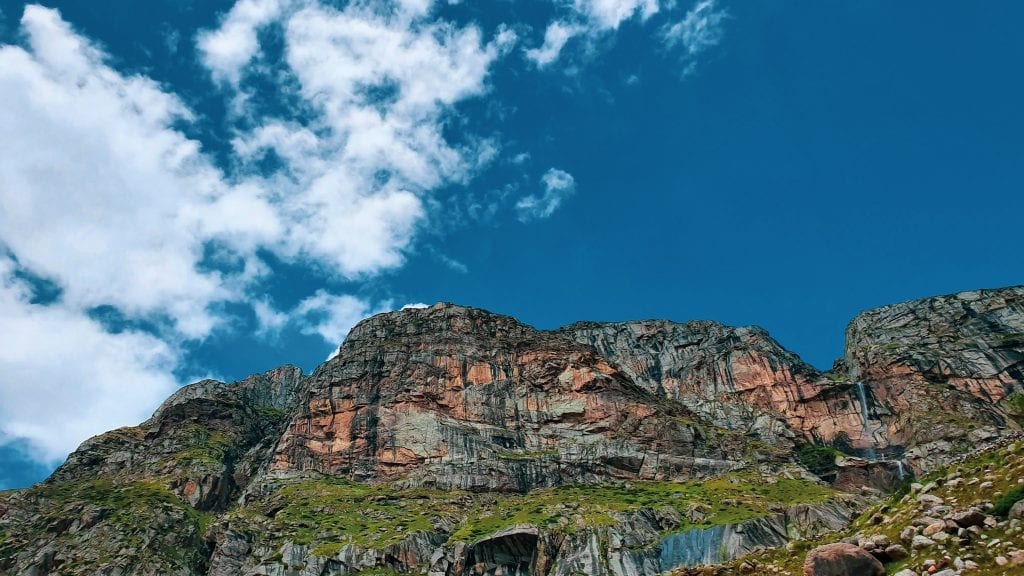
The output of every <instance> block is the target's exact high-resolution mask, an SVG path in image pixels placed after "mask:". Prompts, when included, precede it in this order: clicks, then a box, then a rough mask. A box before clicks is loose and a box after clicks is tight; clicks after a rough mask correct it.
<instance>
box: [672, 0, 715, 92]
mask: <svg viewBox="0 0 1024 576" xmlns="http://www.w3.org/2000/svg"><path fill="white" fill-rule="evenodd" d="M728 17H729V13H728V12H727V11H726V10H725V9H719V8H718V7H717V4H716V0H701V1H700V2H697V4H695V5H694V6H693V8H691V9H690V10H689V11H688V12H687V13H686V16H684V17H683V19H682V20H680V21H679V22H675V23H673V24H668V25H666V26H664V27H663V28H662V31H661V34H662V38H663V39H664V41H665V46H666V47H667V48H669V49H674V48H682V50H683V51H684V55H683V56H684V57H683V61H684V63H685V65H686V68H685V69H684V74H685V73H689V72H692V71H693V69H694V66H695V64H696V62H695V58H696V56H697V55H698V54H700V53H701V52H704V51H705V50H707V49H708V48H711V47H713V46H715V45H717V44H718V43H719V42H721V41H722V36H723V35H724V33H725V31H724V27H723V23H724V21H725V20H726V19H727V18H728Z"/></svg>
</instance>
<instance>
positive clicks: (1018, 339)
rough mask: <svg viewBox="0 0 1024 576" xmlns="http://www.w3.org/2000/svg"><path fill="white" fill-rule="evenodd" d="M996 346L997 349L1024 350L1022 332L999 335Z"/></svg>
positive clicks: (1023, 335) (1023, 334)
mask: <svg viewBox="0 0 1024 576" xmlns="http://www.w3.org/2000/svg"><path fill="white" fill-rule="evenodd" d="M996 346H998V347H999V348H1024V332H1010V333H1007V334H999V335H998V337H997V338H996Z"/></svg>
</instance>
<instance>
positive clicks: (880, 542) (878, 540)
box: [871, 534, 892, 548]
mask: <svg viewBox="0 0 1024 576" xmlns="http://www.w3.org/2000/svg"><path fill="white" fill-rule="evenodd" d="M871 542H873V543H874V545H875V546H877V547H879V548H887V547H888V546H889V545H890V544H892V541H891V540H889V537H888V536H886V535H884V534H875V535H874V536H872V537H871Z"/></svg>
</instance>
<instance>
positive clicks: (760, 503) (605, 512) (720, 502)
mask: <svg viewBox="0 0 1024 576" xmlns="http://www.w3.org/2000/svg"><path fill="white" fill-rule="evenodd" d="M832 494H833V492H832V491H831V490H830V489H828V488H825V487H823V486H819V485H817V484H813V483H810V482H806V481H803V480H779V481H778V482H775V483H767V482H764V483H762V482H753V481H751V480H750V479H749V478H744V477H742V476H728V477H724V478H717V479H714V480H709V481H706V482H697V481H693V482H685V483H677V482H635V483H629V484H623V485H621V486H607V485H579V486H563V487H559V488H548V489H543V490H534V491H533V492H530V493H529V494H524V495H505V496H499V497H497V498H496V499H494V500H493V501H482V502H479V503H478V504H477V505H476V506H475V507H474V509H472V510H470V511H469V514H468V515H467V516H466V518H465V520H463V522H462V524H461V525H460V526H459V529H458V530H457V531H456V532H455V534H453V535H452V537H451V539H452V540H453V541H463V542H473V541H476V540H479V539H480V538H483V537H485V536H488V535H490V534H493V533H495V532H498V531H500V530H504V529H506V528H511V527H513V526H516V525H521V524H529V525H533V526H537V527H553V526H557V527H559V529H561V530H563V531H565V532H573V531H575V530H578V529H580V528H585V527H594V526H610V525H614V524H616V523H617V520H616V519H615V515H616V514H620V513H623V512H629V511H634V510H643V509H657V508H663V507H674V508H676V509H677V510H679V511H680V512H681V513H685V512H686V511H687V509H688V508H690V507H692V506H693V505H695V504H700V505H702V506H703V507H705V508H706V509H707V510H708V516H707V518H706V519H705V521H704V522H702V523H701V524H699V525H696V526H702V527H703V526H711V525H716V524H735V523H738V522H743V521H744V520H749V519H751V518H758V517H762V516H767V515H769V514H771V511H772V508H773V507H775V506H779V505H782V506H787V505H792V504H797V503H809V502H820V501H824V500H826V499H828V498H829V496H831V495H832ZM691 527H695V526H692V525H689V524H687V523H685V522H684V524H683V525H682V526H680V527H679V528H678V529H679V530H683V529H687V528H691Z"/></svg>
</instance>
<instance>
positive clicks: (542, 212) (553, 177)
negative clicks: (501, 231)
mask: <svg viewBox="0 0 1024 576" xmlns="http://www.w3.org/2000/svg"><path fill="white" fill-rule="evenodd" d="M541 184H542V185H543V186H544V193H543V194H541V195H539V196H538V195H535V194H531V195H529V196H525V197H523V198H520V199H519V201H518V202H516V212H518V214H519V220H520V221H522V222H529V221H530V220H537V219H541V218H548V217H550V216H551V215H552V214H554V213H555V210H558V207H559V206H561V205H562V202H564V201H565V200H566V199H567V198H569V197H570V196H572V195H573V194H575V193H576V179H575V178H573V177H572V174H569V173H568V172H566V171H564V170H559V169H557V168H551V169H550V170H548V171H547V172H545V173H544V176H542V177H541Z"/></svg>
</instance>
